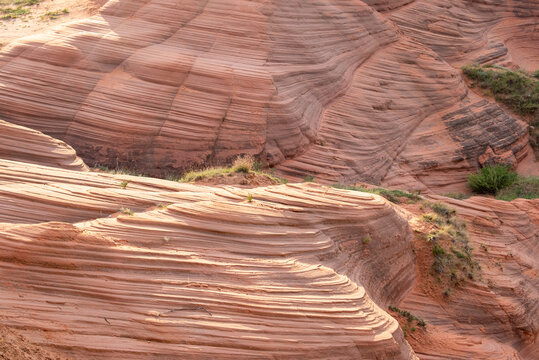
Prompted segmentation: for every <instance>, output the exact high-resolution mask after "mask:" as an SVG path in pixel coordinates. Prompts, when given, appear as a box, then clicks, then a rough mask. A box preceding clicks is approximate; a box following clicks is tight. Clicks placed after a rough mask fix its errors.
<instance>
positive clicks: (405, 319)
mask: <svg viewBox="0 0 539 360" xmlns="http://www.w3.org/2000/svg"><path fill="white" fill-rule="evenodd" d="M388 309H389V311H390V312H392V313H394V314H395V316H394V317H395V318H396V319H397V321H398V322H399V325H400V326H401V329H402V332H403V333H404V336H408V334H411V333H415V332H416V331H417V330H418V329H422V330H424V329H426V328H427V323H426V322H425V321H424V320H423V319H421V318H419V317H417V316H415V315H413V314H411V313H410V312H409V311H406V310H401V309H399V308H398V307H396V306H391V305H390V306H389V307H388Z"/></svg>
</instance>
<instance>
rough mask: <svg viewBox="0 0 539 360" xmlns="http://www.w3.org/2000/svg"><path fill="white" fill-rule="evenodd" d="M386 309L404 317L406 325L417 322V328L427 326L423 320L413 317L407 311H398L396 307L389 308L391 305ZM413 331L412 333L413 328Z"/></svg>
mask: <svg viewBox="0 0 539 360" xmlns="http://www.w3.org/2000/svg"><path fill="white" fill-rule="evenodd" d="M388 309H389V310H391V311H393V312H396V313H397V314H399V315H402V316H404V317H405V318H406V319H407V320H408V323H410V324H411V323H412V322H414V321H416V322H417V325H419V326H421V327H426V326H427V323H426V322H425V321H424V320H423V319H421V318H419V317H417V316H415V315H413V314H412V313H410V312H409V311H406V310H401V309H399V308H398V307H396V306H391V305H389V306H388ZM413 329H414V330H412V331H415V328H413Z"/></svg>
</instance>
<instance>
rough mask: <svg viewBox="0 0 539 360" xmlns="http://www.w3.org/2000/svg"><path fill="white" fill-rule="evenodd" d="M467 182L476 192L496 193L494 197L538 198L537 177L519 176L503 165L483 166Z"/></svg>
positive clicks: (511, 198) (538, 185)
mask: <svg viewBox="0 0 539 360" xmlns="http://www.w3.org/2000/svg"><path fill="white" fill-rule="evenodd" d="M468 184H469V185H470V187H471V188H472V190H473V191H474V192H476V193H478V194H491V195H496V199H498V200H505V201H511V200H515V199H517V198H522V199H537V198H539V177H537V176H528V177H525V176H519V175H518V174H517V173H515V172H513V171H511V170H510V169H509V167H507V166H503V165H494V166H485V167H484V168H482V169H481V170H480V171H479V172H478V173H477V174H473V175H470V176H469V177H468Z"/></svg>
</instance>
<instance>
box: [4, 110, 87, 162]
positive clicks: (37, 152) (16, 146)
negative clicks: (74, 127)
mask: <svg viewBox="0 0 539 360" xmlns="http://www.w3.org/2000/svg"><path fill="white" fill-rule="evenodd" d="M0 159H3V160H13V161H23V162H29V163H33V164H38V165H45V166H53V167H60V168H64V169H71V170H83V171H87V170H88V168H87V167H86V165H85V164H84V162H83V161H82V160H81V159H80V158H79V157H78V156H77V154H76V153H75V150H73V148H72V147H71V146H69V145H67V144H66V143H64V142H63V141H60V140H57V139H54V138H52V137H50V136H47V135H44V134H43V133H41V132H39V131H37V130H32V129H28V128H25V127H23V126H17V125H14V124H11V123H8V122H5V121H3V120H0Z"/></svg>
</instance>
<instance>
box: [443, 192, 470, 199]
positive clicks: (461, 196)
mask: <svg viewBox="0 0 539 360" xmlns="http://www.w3.org/2000/svg"><path fill="white" fill-rule="evenodd" d="M444 196H446V197H448V198H452V199H457V200H464V199H468V198H469V197H470V195H468V194H463V193H447V194H444Z"/></svg>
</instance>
